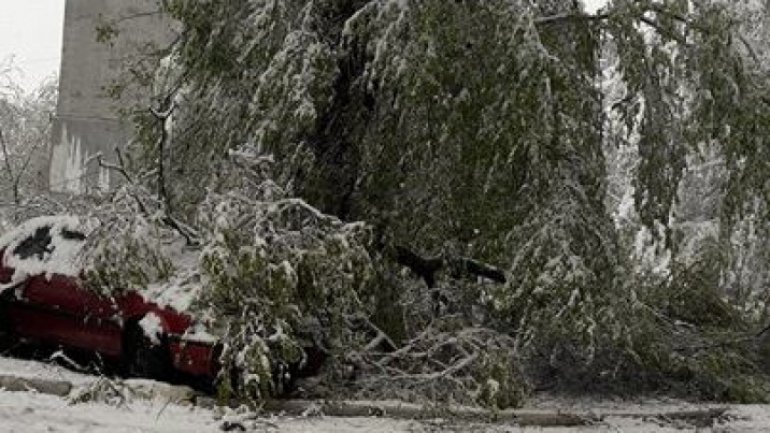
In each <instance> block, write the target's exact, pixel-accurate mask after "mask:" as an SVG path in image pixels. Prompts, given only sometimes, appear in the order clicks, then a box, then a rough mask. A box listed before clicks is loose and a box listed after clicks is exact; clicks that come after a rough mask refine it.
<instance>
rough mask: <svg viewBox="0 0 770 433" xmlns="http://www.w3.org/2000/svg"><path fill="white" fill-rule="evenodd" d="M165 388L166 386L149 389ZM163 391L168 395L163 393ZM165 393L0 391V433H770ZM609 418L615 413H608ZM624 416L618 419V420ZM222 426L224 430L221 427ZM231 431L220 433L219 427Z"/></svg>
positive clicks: (732, 426)
mask: <svg viewBox="0 0 770 433" xmlns="http://www.w3.org/2000/svg"><path fill="white" fill-rule="evenodd" d="M0 375H10V376H18V377H22V378H38V379H49V380H65V381H68V382H70V383H72V384H73V385H74V386H75V390H73V393H76V392H77V390H78V388H80V389H82V388H83V387H87V386H89V385H90V384H93V383H95V382H96V381H97V380H98V378H97V377H94V376H89V375H83V374H78V373H74V372H71V371H69V370H67V369H64V368H61V367H57V366H52V365H48V364H45V363H40V362H34V361H23V360H14V359H8V358H2V357H0ZM132 385H133V386H135V387H141V386H148V383H147V381H144V382H142V381H134V382H132ZM156 386H157V388H158V389H166V388H164V387H166V385H162V384H158V385H156ZM166 391H168V390H166ZM170 395H171V394H169V393H168V392H165V391H164V392H160V393H159V395H158V396H156V398H155V399H154V400H153V399H144V398H135V399H130V400H128V401H126V403H125V404H122V405H119V406H115V405H109V404H106V403H98V402H90V403H77V404H75V403H72V399H71V398H61V397H56V396H52V395H45V394H40V393H36V392H8V391H3V390H0V433H6V432H20V433H21V432H24V433H27V432H30V433H37V432H61V433H75V432H77V433H124V432H125V433H150V432H153V433H154V432H157V433H172V432H180V433H181V432H185V433H187V432H193V433H196V432H200V433H207V432H221V431H244V430H241V428H245V429H246V430H245V431H253V432H268V433H305V432H307V433H318V432H329V433H357V432H366V433H402V432H403V433H407V432H409V433H433V432H458V433H459V432H472V433H482V432H483V433H487V432H488V433H503V432H505V433H513V432H533V433H534V432H550V433H574V432H623V433H645V432H683V431H698V432H719V433H732V432H735V433H739V432H741V433H743V432H756V433H759V432H770V406H759V405H756V406H730V407H729V408H728V411H727V414H728V415H727V416H726V417H725V418H724V419H722V420H720V421H718V422H717V423H715V424H714V425H711V426H700V428H698V427H697V426H696V425H694V424H688V423H687V422H685V421H682V420H670V419H669V420H666V419H661V418H659V417H656V416H655V414H659V413H672V412H674V411H681V410H685V411H687V410H696V409H704V408H707V407H704V406H696V405H691V404H686V403H681V402H660V401H654V402H636V403H631V402H606V401H605V402H591V401H574V400H573V401H559V400H556V399H540V400H539V401H536V402H534V403H533V405H534V407H535V408H536V409H540V410H545V411H552V412H554V413H556V412H564V411H567V412H570V413H594V414H598V415H602V418H603V420H602V422H599V423H597V424H596V425H593V426H589V427H577V428H567V427H558V428H536V427H528V428H524V427H517V426H514V425H504V424H499V425H490V424H458V423H457V422H449V421H441V420H436V421H431V422H421V423H418V422H416V421H405V420H393V419H386V418H333V417H309V418H296V417H274V418H270V419H259V420H254V419H249V418H244V416H243V415H240V414H238V413H236V412H235V411H233V410H230V409H227V410H225V409H221V408H214V409H206V408H201V407H195V406H192V405H190V404H185V403H175V402H172V400H174V398H173V397H170ZM612 414H615V415H612ZM618 414H623V416H618ZM228 423H229V424H228ZM228 426H229V427H230V428H231V429H230V430H227V429H226V427H228Z"/></svg>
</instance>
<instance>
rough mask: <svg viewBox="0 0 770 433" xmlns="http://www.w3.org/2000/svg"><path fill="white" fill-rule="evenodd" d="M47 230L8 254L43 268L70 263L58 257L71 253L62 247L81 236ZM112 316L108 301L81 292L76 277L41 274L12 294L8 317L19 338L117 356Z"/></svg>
mask: <svg viewBox="0 0 770 433" xmlns="http://www.w3.org/2000/svg"><path fill="white" fill-rule="evenodd" d="M51 230H52V228H51V227H50V226H42V227H38V228H36V229H35V231H34V233H30V234H29V236H28V237H27V238H25V239H24V240H22V241H21V242H19V243H18V246H17V247H16V248H15V249H14V250H13V251H10V253H12V254H14V255H16V256H17V258H18V259H19V260H21V261H23V260H36V259H37V260H39V261H40V262H41V263H43V267H44V265H45V263H58V262H60V261H61V260H67V259H69V258H67V257H59V256H57V255H62V254H67V253H68V252H71V251H73V249H72V248H66V247H65V245H64V244H63V242H82V241H84V237H83V236H82V235H77V234H76V233H73V232H70V233H64V234H62V233H52V232H51ZM67 237H69V239H67ZM115 312H116V306H115V303H114V302H112V300H111V299H110V298H108V297H103V296H100V295H98V294H96V293H94V292H92V291H90V290H88V289H86V288H84V287H82V286H81V284H80V281H79V279H78V278H77V277H73V276H69V275H62V274H58V273H51V272H45V273H39V274H38V275H33V276H30V277H28V278H27V279H26V280H25V282H24V283H22V285H21V286H20V287H19V288H18V289H17V290H16V301H15V302H14V303H13V304H12V305H11V307H10V308H9V318H10V321H11V322H12V326H13V328H14V331H15V332H16V333H17V334H18V335H19V336H22V337H27V338H31V339H35V340H39V341H43V342H48V343H53V344H60V345H65V346H71V347H78V348H82V349H86V350H91V351H96V352H100V353H103V354H105V355H108V356H119V355H120V350H121V335H122V332H121V327H120V323H119V322H118V321H117V320H114V319H113V317H114V316H115Z"/></svg>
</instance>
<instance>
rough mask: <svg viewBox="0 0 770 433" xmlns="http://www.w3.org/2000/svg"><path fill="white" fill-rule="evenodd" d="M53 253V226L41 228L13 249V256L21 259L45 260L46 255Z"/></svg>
mask: <svg viewBox="0 0 770 433" xmlns="http://www.w3.org/2000/svg"><path fill="white" fill-rule="evenodd" d="M52 251H53V247H52V246H51V226H41V227H38V228H37V229H35V232H34V233H33V234H32V235H31V236H28V237H27V238H26V239H24V240H22V241H21V242H19V244H18V245H16V248H14V249H13V255H15V256H17V257H19V258H20V259H29V258H32V257H37V259H38V260H43V258H44V257H45V255H46V254H50V253H51V252H52Z"/></svg>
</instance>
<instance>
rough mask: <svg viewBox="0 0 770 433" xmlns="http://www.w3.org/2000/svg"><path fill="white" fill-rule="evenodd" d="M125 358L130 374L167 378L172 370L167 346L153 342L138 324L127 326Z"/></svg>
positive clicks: (149, 377)
mask: <svg viewBox="0 0 770 433" xmlns="http://www.w3.org/2000/svg"><path fill="white" fill-rule="evenodd" d="M126 344H127V347H126V349H127V350H126V353H125V357H126V359H125V360H124V361H125V363H126V371H127V373H128V375H129V376H133V377H144V378H147V379H157V380H167V379H168V378H169V377H170V372H171V360H170V359H169V356H168V350H166V346H165V345H164V344H163V343H162V342H161V344H153V342H152V341H150V339H149V338H148V337H147V336H146V335H144V331H142V329H141V327H139V325H138V324H133V325H132V326H129V327H128V328H127V332H126Z"/></svg>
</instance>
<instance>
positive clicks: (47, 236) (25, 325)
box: [0, 217, 218, 380]
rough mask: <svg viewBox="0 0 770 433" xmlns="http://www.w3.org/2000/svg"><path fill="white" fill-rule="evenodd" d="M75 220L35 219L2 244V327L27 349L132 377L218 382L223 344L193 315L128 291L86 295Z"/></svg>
mask: <svg viewBox="0 0 770 433" xmlns="http://www.w3.org/2000/svg"><path fill="white" fill-rule="evenodd" d="M78 224H79V220H78V219H77V218H75V217H40V218H34V219H32V220H30V221H28V222H26V223H24V224H22V225H21V226H19V227H18V228H17V229H15V230H13V231H11V232H9V233H7V234H6V235H4V236H2V238H0V284H1V285H0V289H1V290H2V295H0V327H2V328H4V331H5V333H6V334H8V335H10V336H12V337H14V338H19V339H21V340H25V341H32V342H38V343H44V344H53V345H57V346H62V347H65V348H75V349H83V350H86V351H89V352H93V353H97V354H99V355H101V356H103V357H104V358H107V359H108V360H112V361H116V362H120V365H123V366H125V369H126V372H127V373H128V374H130V375H132V376H141V377H149V378H155V379H169V378H171V377H172V376H178V375H179V374H182V375H185V376H188V377H192V378H195V379H203V380H210V379H213V378H214V377H215V376H216V374H217V370H218V366H217V352H218V346H217V344H216V341H215V340H214V339H213V338H212V337H211V336H210V335H208V334H207V333H205V332H203V331H202V330H201V327H200V325H199V324H197V323H196V321H195V319H194V318H193V317H191V316H190V315H188V314H185V313H182V312H179V311H175V310H174V309H172V308H170V307H166V306H161V305H157V304H156V303H153V302H151V301H148V300H147V299H145V298H144V297H143V296H142V295H141V294H139V293H136V292H131V291H127V292H125V293H122V294H119V295H116V296H114V297H106V296H102V295H99V294H97V293H95V292H94V291H91V290H88V289H86V288H85V287H83V285H82V283H81V279H80V278H79V276H80V275H81V271H80V270H79V269H78V266H77V263H76V262H77V256H78V254H79V252H80V250H81V248H82V246H83V244H84V242H85V239H86V237H85V235H84V234H83V232H82V231H79V230H78Z"/></svg>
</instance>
